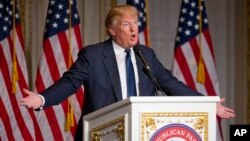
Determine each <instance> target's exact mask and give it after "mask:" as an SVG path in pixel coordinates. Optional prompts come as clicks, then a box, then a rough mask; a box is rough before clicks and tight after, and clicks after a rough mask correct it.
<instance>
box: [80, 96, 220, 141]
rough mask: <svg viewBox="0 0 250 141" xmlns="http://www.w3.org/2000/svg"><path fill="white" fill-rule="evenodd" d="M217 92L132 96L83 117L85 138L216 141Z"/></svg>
mask: <svg viewBox="0 0 250 141" xmlns="http://www.w3.org/2000/svg"><path fill="white" fill-rule="evenodd" d="M219 100H220V98H219V97H217V96H184V97H183V96H153V97H129V98H128V99H125V100H122V101H119V102H117V103H114V104H112V105H109V106H107V107H104V108H102V109H100V110H97V111H95V112H93V113H90V114H88V115H86V116H84V117H83V140H84V141H168V140H169V141H170V140H171V141H172V140H178V141H184V140H187V141H215V140H216V103H217V102H218V101H219Z"/></svg>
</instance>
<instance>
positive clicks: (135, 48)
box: [133, 45, 166, 95]
mask: <svg viewBox="0 0 250 141" xmlns="http://www.w3.org/2000/svg"><path fill="white" fill-rule="evenodd" d="M133 49H134V52H135V54H137V55H138V56H139V58H140V59H141V61H142V63H143V67H144V69H145V70H146V72H147V74H148V76H149V78H150V80H151V81H152V82H153V85H154V87H155V90H156V95H158V89H159V90H160V91H161V92H162V95H166V94H164V93H163V91H162V89H161V87H160V85H159V84H158V82H157V80H156V79H155V77H154V75H153V73H152V71H151V68H150V66H149V65H148V62H147V61H146V59H145V57H144V55H143V52H142V50H141V49H140V48H139V46H137V45H136V46H134V48H133Z"/></svg>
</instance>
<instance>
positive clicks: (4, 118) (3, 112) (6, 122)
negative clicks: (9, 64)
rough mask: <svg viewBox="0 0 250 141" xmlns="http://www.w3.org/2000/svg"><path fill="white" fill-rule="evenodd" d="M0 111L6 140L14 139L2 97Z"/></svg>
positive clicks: (12, 140)
mask: <svg viewBox="0 0 250 141" xmlns="http://www.w3.org/2000/svg"><path fill="white" fill-rule="evenodd" d="M0 62H1V61H0ZM0 111H1V114H0V117H1V119H2V121H3V122H2V123H3V125H4V128H5V132H6V134H7V137H8V140H9V141H14V140H15V139H14V136H13V132H12V129H11V127H10V125H11V124H10V118H9V115H8V112H7V111H6V109H5V108H4V104H3V101H2V99H0ZM0 139H1V138H0Z"/></svg>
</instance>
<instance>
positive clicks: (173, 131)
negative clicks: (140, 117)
mask: <svg viewBox="0 0 250 141" xmlns="http://www.w3.org/2000/svg"><path fill="white" fill-rule="evenodd" d="M150 141H202V139H201V137H200V136H199V135H198V134H197V133H196V131H195V130H194V129H192V128H190V127H189V126H187V125H185V124H180V123H174V124H168V125H166V126H164V127H162V128H160V129H159V130H158V131H156V133H154V134H153V136H152V138H151V139H150Z"/></svg>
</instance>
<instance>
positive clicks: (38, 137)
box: [17, 63, 43, 141]
mask: <svg viewBox="0 0 250 141" xmlns="http://www.w3.org/2000/svg"><path fill="white" fill-rule="evenodd" d="M17 69H18V76H19V81H18V84H19V86H20V88H28V86H27V84H26V83H24V82H25V79H24V76H23V73H21V68H20V65H19V63H18V67H17ZM22 96H23V97H25V96H26V95H25V94H23V93H22ZM28 112H29V114H30V116H31V119H32V121H31V122H33V125H34V129H36V130H35V138H36V141H39V140H41V139H42V138H43V137H42V133H41V130H40V128H39V125H38V122H37V120H36V116H35V114H34V112H33V111H32V110H28Z"/></svg>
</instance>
